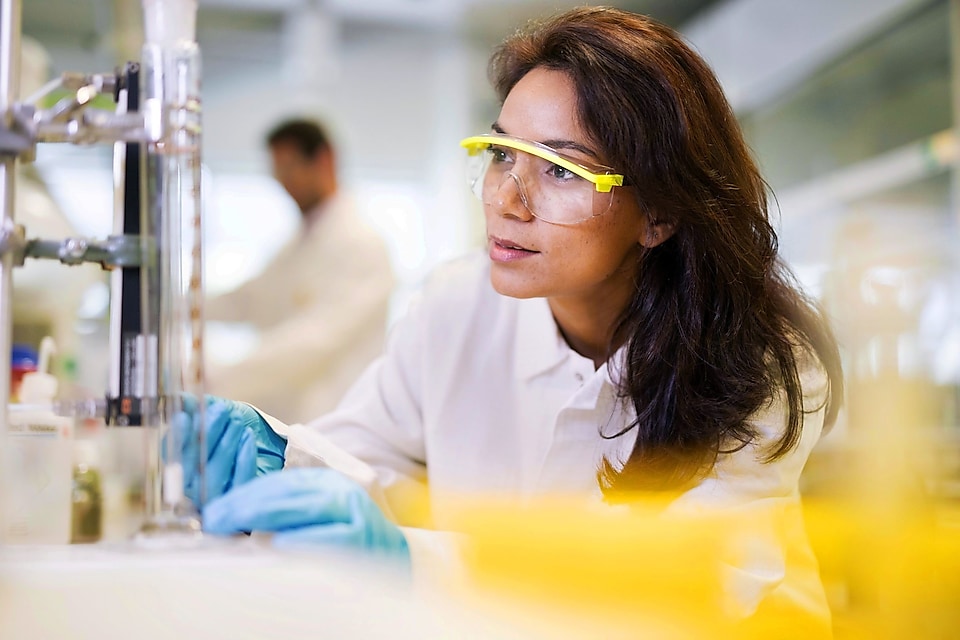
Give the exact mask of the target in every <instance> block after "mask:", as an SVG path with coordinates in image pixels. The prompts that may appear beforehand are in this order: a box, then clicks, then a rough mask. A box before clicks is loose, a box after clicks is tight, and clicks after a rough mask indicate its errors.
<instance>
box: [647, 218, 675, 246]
mask: <svg viewBox="0 0 960 640" xmlns="http://www.w3.org/2000/svg"><path fill="white" fill-rule="evenodd" d="M674 231H676V225H675V224H674V223H672V222H664V221H661V220H655V219H653V218H648V219H647V224H646V225H645V227H644V230H643V236H642V237H641V238H640V244H641V245H643V246H644V247H646V248H647V249H653V248H654V247H656V246H659V245H661V244H663V243H664V242H666V241H667V240H669V239H670V236H672V235H673V232H674Z"/></svg>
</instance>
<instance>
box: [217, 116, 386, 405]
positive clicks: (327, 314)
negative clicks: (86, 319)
mask: <svg viewBox="0 0 960 640" xmlns="http://www.w3.org/2000/svg"><path fill="white" fill-rule="evenodd" d="M267 145H268V147H269V150H270V155H271V160H272V164H273V172H274V176H275V178H276V179H277V181H278V182H279V183H280V184H281V186H283V188H284V189H285V190H286V191H287V193H289V194H290V196H291V197H292V198H293V200H294V201H295V202H296V203H297V206H298V207H299V209H300V212H301V214H302V223H301V228H300V230H299V232H298V233H297V234H296V235H295V237H293V238H292V239H291V240H290V241H289V242H288V243H287V244H286V245H285V246H284V247H283V248H282V249H281V250H280V251H279V252H278V254H277V256H276V257H275V258H274V259H273V260H272V261H271V262H270V263H269V264H268V265H267V266H266V267H265V268H264V269H263V271H262V272H261V273H260V274H259V275H258V276H255V277H254V278H252V279H251V280H249V281H247V282H246V283H244V284H242V285H241V286H239V287H237V288H236V289H234V290H232V291H229V292H227V293H224V294H222V295H219V296H215V297H211V298H209V299H208V300H207V302H206V307H205V316H206V319H207V320H213V321H223V322H245V323H249V324H251V325H253V326H254V327H255V328H256V329H257V330H258V331H259V334H260V335H259V338H260V339H259V342H258V343H257V345H256V347H255V349H254V350H253V352H252V353H250V354H249V355H248V356H247V357H245V358H243V359H242V360H240V361H239V362H236V363H233V364H229V365H223V366H211V367H210V368H209V370H208V390H209V391H210V393H214V394H218V395H226V396H229V397H234V398H243V399H244V400H246V401H248V402H251V403H253V404H255V405H257V406H259V407H262V408H263V409H264V410H265V411H268V412H272V413H273V414H274V415H276V416H278V417H281V418H283V419H285V420H289V421H292V422H296V421H305V420H307V419H309V418H312V417H314V416H317V415H319V414H322V413H324V412H326V411H329V410H330V409H332V408H333V407H334V406H335V405H336V403H337V402H338V401H339V399H340V397H341V396H342V395H343V393H344V392H345V391H346V389H347V387H348V386H349V385H350V384H351V383H352V382H353V381H354V380H355V379H356V378H357V376H358V375H359V374H360V372H361V371H363V369H364V368H365V367H366V366H367V365H368V364H369V363H370V362H371V361H372V360H373V359H374V358H375V357H376V356H377V355H379V354H380V352H381V351H382V348H383V343H384V337H385V333H386V327H387V318H388V311H389V302H390V297H391V294H392V292H393V288H394V284H395V280H394V274H393V269H392V266H391V262H390V256H389V253H388V250H387V246H386V244H385V242H384V240H383V238H382V237H381V236H380V235H379V233H378V232H377V231H376V230H375V229H373V228H372V227H371V226H369V224H368V223H367V222H366V221H364V220H363V218H362V217H361V216H360V215H359V213H358V212H357V209H356V206H355V204H354V202H353V200H352V199H351V198H350V196H349V195H348V194H346V193H344V191H343V190H342V189H341V188H339V186H338V179H337V167H336V155H335V152H334V149H333V146H332V145H331V142H330V138H329V137H328V135H327V133H326V132H325V131H324V129H323V127H322V126H321V125H320V124H319V123H317V122H315V121H313V120H307V119H294V120H288V121H285V122H283V123H280V124H279V125H278V126H276V127H275V128H274V129H273V130H272V131H271V132H270V133H269V134H268V136H267Z"/></svg>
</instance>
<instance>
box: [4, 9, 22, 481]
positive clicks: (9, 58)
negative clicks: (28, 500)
mask: <svg viewBox="0 0 960 640" xmlns="http://www.w3.org/2000/svg"><path fill="white" fill-rule="evenodd" d="M20 16H21V0H0V117H2V118H3V119H4V124H5V125H8V124H9V123H10V121H11V117H12V116H11V107H12V106H13V105H14V103H15V102H16V101H17V99H18V97H19V91H20ZM16 167H17V156H16V155H15V154H12V153H10V154H3V155H0V207H2V214H0V228H2V229H4V230H12V229H13V226H14V221H13V206H14V193H15V188H16ZM13 266H14V256H13V254H12V252H10V251H5V252H3V255H2V257H0V416H2V418H0V450H5V449H6V447H5V445H6V436H7V406H8V405H9V404H10V347H11V342H12V333H13ZM0 462H5V460H4V461H0ZM0 489H2V487H0Z"/></svg>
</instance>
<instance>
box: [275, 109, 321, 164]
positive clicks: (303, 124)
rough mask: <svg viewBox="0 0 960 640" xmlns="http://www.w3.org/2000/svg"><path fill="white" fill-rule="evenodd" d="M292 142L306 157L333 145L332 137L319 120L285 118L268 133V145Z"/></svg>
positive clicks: (310, 156) (311, 156)
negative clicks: (331, 142)
mask: <svg viewBox="0 0 960 640" xmlns="http://www.w3.org/2000/svg"><path fill="white" fill-rule="evenodd" d="M277 144H292V145H294V146H295V147H296V148H297V150H299V151H300V153H301V154H302V155H303V157H305V158H313V157H314V156H316V155H317V154H318V153H320V152H321V151H325V150H327V149H329V148H330V147H331V144H330V137H329V136H328V135H327V132H326V130H325V129H324V128H323V126H321V125H320V123H319V122H317V121H315V120H309V119H306V118H296V119H291V120H285V121H283V122H281V123H280V124H278V125H277V126H276V127H274V128H273V129H271V130H270V132H269V133H268V134H267V146H269V147H272V146H274V145H277Z"/></svg>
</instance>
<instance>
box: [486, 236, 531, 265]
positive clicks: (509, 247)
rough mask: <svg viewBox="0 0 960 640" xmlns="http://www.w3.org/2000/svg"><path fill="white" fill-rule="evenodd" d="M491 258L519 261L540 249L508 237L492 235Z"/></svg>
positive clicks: (494, 260) (503, 260)
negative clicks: (531, 247)
mask: <svg viewBox="0 0 960 640" xmlns="http://www.w3.org/2000/svg"><path fill="white" fill-rule="evenodd" d="M489 250H490V259H491V260H492V261H493V262H499V263H506V262H517V261H518V260H524V259H526V258H530V257H531V256H535V255H537V254H539V253H540V252H539V251H534V250H533V249H528V248H527V247H525V246H523V245H522V244H520V243H519V242H516V241H514V240H509V239H507V238H497V237H496V236H490V246H489Z"/></svg>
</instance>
